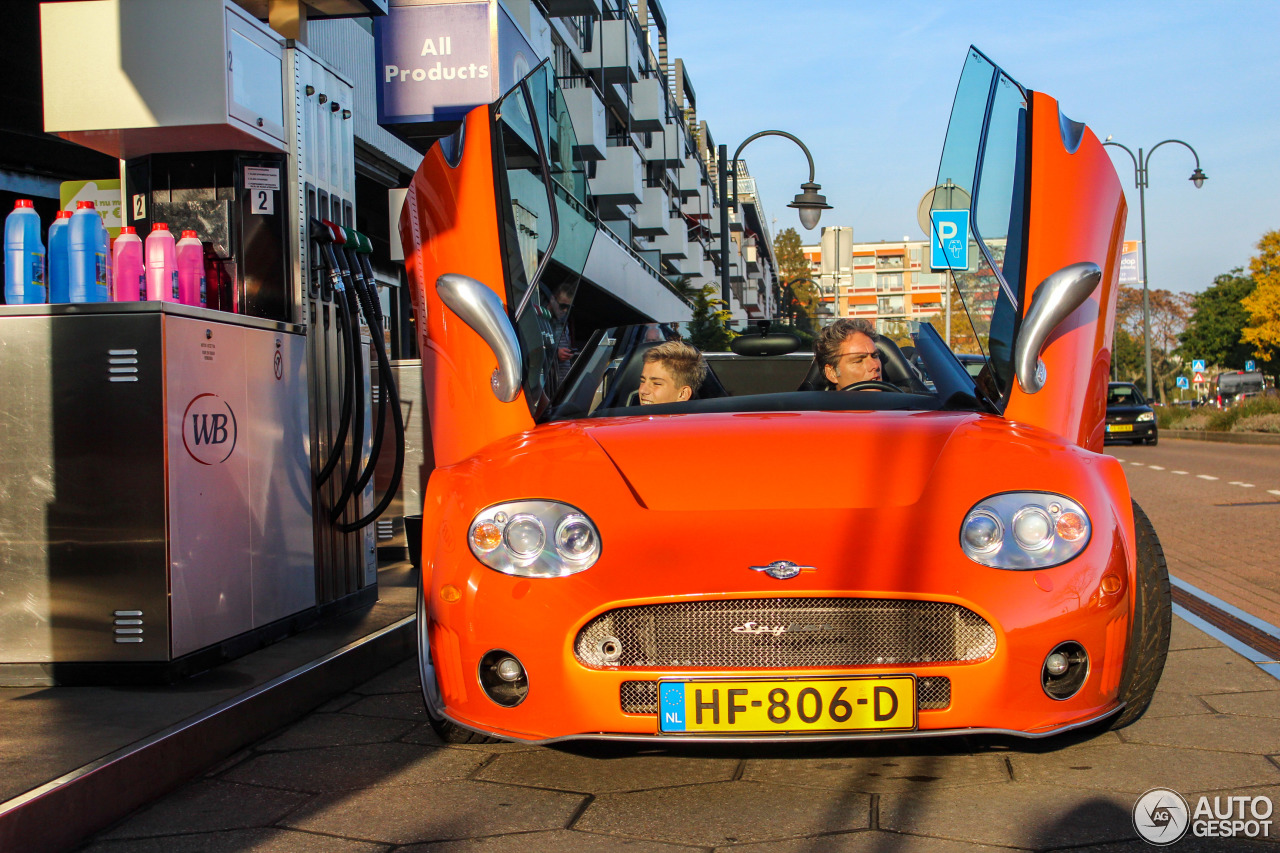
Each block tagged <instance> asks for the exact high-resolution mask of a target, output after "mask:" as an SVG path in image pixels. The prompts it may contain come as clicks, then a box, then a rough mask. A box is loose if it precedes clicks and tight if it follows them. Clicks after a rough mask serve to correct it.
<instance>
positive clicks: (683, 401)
mask: <svg viewBox="0 0 1280 853" xmlns="http://www.w3.org/2000/svg"><path fill="white" fill-rule="evenodd" d="M856 323H857V321H849V320H843V321H837V322H835V323H833V324H832V326H833V328H832V330H831V331H830V332H828V333H825V334H819V335H817V336H814V335H811V334H809V333H808V331H807V330H797V329H796V328H794V327H791V326H788V325H785V324H781V323H776V322H775V323H770V322H769V321H758V322H755V323H748V324H739V325H736V326H735V325H732V324H731V325H730V326H729V327H728V328H723V327H720V326H711V325H708V324H700V323H698V322H697V321H694V322H688V323H644V324H638V325H629V326H616V327H613V328H609V329H602V330H598V331H596V332H595V333H594V334H593V335H592V336H591V338H590V340H589V341H588V342H587V343H586V345H585V346H584V347H583V348H582V351H581V353H580V354H579V356H578V358H577V359H576V360H575V361H574V364H573V367H572V369H571V370H570V371H569V374H568V376H567V378H566V381H565V383H564V385H563V386H562V387H561V388H560V389H559V393H557V395H556V398H555V401H554V404H553V405H552V406H551V407H550V408H549V410H548V411H547V412H546V413H545V415H544V417H542V418H541V419H540V420H542V421H544V422H545V421H560V420H570V419H574V418H583V417H593V418H602V417H620V416H630V415H636V414H639V413H641V411H643V413H644V414H680V413H696V412H775V411H831V410H836V411H840V410H844V411H854V410H857V411H883V410H890V409H892V410H923V411H931V410H939V409H950V410H967V411H978V410H991V406H990V405H989V404H987V403H985V402H984V401H983V394H982V392H981V391H980V390H979V387H978V385H977V384H975V381H974V379H973V377H971V376H970V375H969V373H968V372H967V371H966V370H965V367H964V366H963V365H962V364H961V363H960V362H959V361H958V360H957V359H956V357H955V356H954V355H953V354H952V353H951V351H950V350H948V349H947V347H946V345H945V344H944V343H943V342H942V339H941V337H940V336H939V335H938V333H937V332H936V330H934V328H933V327H932V326H931V325H928V324H912V325H911V326H910V327H909V328H908V329H906V330H905V333H904V334H902V335H899V336H891V335H878V334H875V333H874V332H872V335H869V336H868V335H866V334H864V333H863V332H862V331H860V329H861V327H859V326H857V325H856ZM851 324H852V325H851ZM815 351H817V352H818V353H821V355H818V356H815ZM650 353H652V354H650ZM828 368H829V369H828ZM833 377H834V379H833ZM695 386H696V387H695ZM840 389H843V390H840ZM641 406H644V409H643V410H641V408H640V407H641Z"/></svg>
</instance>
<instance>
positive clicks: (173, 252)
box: [146, 222, 181, 302]
mask: <svg viewBox="0 0 1280 853" xmlns="http://www.w3.org/2000/svg"><path fill="white" fill-rule="evenodd" d="M146 255H147V299H148V300H152V301H155V302H179V301H181V300H180V299H179V296H178V246H177V244H176V243H175V242H174V239H173V234H171V233H169V226H168V224H166V223H164V222H157V223H155V224H154V225H152V226H151V233H150V234H148V235H147V243H146Z"/></svg>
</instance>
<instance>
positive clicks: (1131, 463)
mask: <svg viewBox="0 0 1280 853" xmlns="http://www.w3.org/2000/svg"><path fill="white" fill-rule="evenodd" d="M1129 464H1130V465H1141V464H1142V463H1141V462H1130V463H1129Z"/></svg>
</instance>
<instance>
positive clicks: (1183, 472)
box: [1169, 471, 1187, 474]
mask: <svg viewBox="0 0 1280 853" xmlns="http://www.w3.org/2000/svg"><path fill="white" fill-rule="evenodd" d="M1169 473H1171V474H1185V473H1187V472H1186V471H1170V472H1169Z"/></svg>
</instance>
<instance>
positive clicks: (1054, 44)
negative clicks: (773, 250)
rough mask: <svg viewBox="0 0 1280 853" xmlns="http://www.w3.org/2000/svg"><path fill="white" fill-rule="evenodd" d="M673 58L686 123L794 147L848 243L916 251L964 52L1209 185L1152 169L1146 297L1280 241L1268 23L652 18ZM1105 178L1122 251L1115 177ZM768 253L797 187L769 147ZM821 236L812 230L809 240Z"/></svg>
mask: <svg viewBox="0 0 1280 853" xmlns="http://www.w3.org/2000/svg"><path fill="white" fill-rule="evenodd" d="M663 8H664V10H665V11H666V13H667V17H668V20H669V22H670V26H669V31H668V41H669V44H670V48H671V55H672V57H673V58H674V57H680V58H682V59H684V60H685V63H686V65H687V67H688V70H689V75H690V77H691V79H692V81H693V85H694V88H695V91H696V93H697V97H698V117H699V118H700V119H705V120H706V121H708V122H709V124H710V127H711V133H712V136H713V137H714V139H715V142H716V143H717V144H725V145H728V146H729V150H730V153H732V151H733V149H735V148H737V146H738V144H739V143H741V142H742V140H743V139H746V138H747V137H748V136H750V135H751V134H752V133H755V132H756V131H759V130H765V129H770V128H777V129H780V130H787V131H790V132H791V133H794V134H796V135H797V136H799V137H800V138H801V139H803V140H804V141H805V143H806V144H807V145H808V146H809V149H810V150H811V151H812V152H813V156H814V160H815V162H816V166H817V181H818V183H820V184H822V187H823V190H822V191H823V193H825V194H826V196H827V201H828V202H829V203H830V204H832V205H834V206H835V209H834V210H830V211H827V212H826V213H825V214H823V219H822V225H852V226H853V229H854V238H855V239H856V240H859V241H862V240H867V241H871V240H885V239H901V238H902V237H903V236H904V235H906V236H909V237H910V238H911V239H913V240H914V239H920V238H921V237H922V234H921V232H920V228H919V226H918V225H917V224H916V222H915V211H916V205H917V204H918V202H919V200H920V197H921V195H922V194H923V193H924V192H925V191H926V190H927V189H928V188H929V187H930V186H931V185H932V182H933V180H934V177H935V175H936V172H937V168H938V156H939V154H940V153H941V150H942V142H943V138H944V136H945V134H946V126H947V118H948V116H949V114H950V111H951V102H952V98H953V96H954V94H955V84H956V81H957V80H958V78H959V75H960V70H961V67H962V65H963V63H964V58H965V54H966V50H967V48H968V46H969V45H970V44H973V45H976V46H977V47H978V48H979V49H981V50H982V51H983V52H984V53H986V54H987V55H988V56H989V57H991V59H992V60H993V61H994V62H996V63H997V64H998V65H1000V66H1001V67H1003V68H1004V69H1005V71H1007V72H1008V73H1009V74H1010V76H1012V77H1013V78H1014V79H1015V80H1017V81H1018V82H1020V83H1022V84H1023V85H1024V86H1026V87H1027V88H1029V89H1036V90H1039V91H1043V92H1045V93H1047V94H1049V95H1052V96H1054V97H1055V98H1057V99H1058V100H1059V102H1060V103H1061V105H1062V110H1063V112H1064V113H1065V114H1066V115H1067V116H1069V117H1070V118H1073V119H1075V120H1077V121H1084V122H1086V123H1087V124H1088V125H1089V126H1090V127H1091V128H1092V129H1093V131H1094V132H1095V133H1096V134H1097V135H1098V136H1099V138H1103V139H1105V138H1106V137H1107V135H1108V134H1111V135H1113V136H1114V139H1115V141H1117V142H1123V143H1124V144H1125V145H1127V146H1129V147H1130V148H1131V149H1133V150H1134V152H1135V153H1136V152H1137V149H1138V148H1139V147H1142V148H1148V149H1149V148H1150V147H1151V146H1153V145H1155V144H1156V143H1158V142H1160V141H1161V140H1164V139H1168V138H1177V139H1182V140H1184V141H1186V142H1188V143H1190V144H1191V145H1192V146H1193V147H1194V148H1195V150H1196V152H1197V153H1198V154H1199V155H1200V165H1201V168H1203V169H1204V171H1205V173H1206V174H1207V175H1208V176H1209V180H1208V181H1207V182H1206V183H1205V185H1204V187H1203V188H1202V189H1199V190H1196V189H1194V188H1193V186H1192V184H1191V182H1190V181H1189V180H1187V179H1188V177H1189V176H1190V175H1191V171H1192V168H1193V167H1194V159H1193V157H1192V155H1191V153H1190V152H1188V151H1187V150H1186V149H1185V148H1182V147H1181V146H1178V145H1165V146H1163V147H1161V148H1160V149H1159V150H1158V151H1157V152H1156V153H1155V156H1154V157H1152V160H1151V172H1150V186H1149V187H1148V189H1147V193H1146V213H1147V216H1146V219H1147V239H1148V247H1147V251H1148V262H1149V265H1150V270H1149V275H1148V279H1149V281H1150V284H1151V286H1152V287H1158V288H1168V289H1170V290H1175V291H1199V290H1203V289H1204V288H1205V287H1206V286H1208V285H1209V284H1211V283H1212V282H1213V277H1214V276H1215V275H1218V274H1219V273H1223V272H1227V271H1228V270H1230V269H1231V268H1232V267H1236V266H1247V264H1248V259H1249V257H1250V256H1252V255H1253V254H1254V245H1255V244H1256V243H1257V241H1258V239H1259V238H1260V237H1261V236H1262V234H1263V233H1264V232H1265V231H1268V230H1272V229H1277V228H1280V3H1278V2H1275V0H1233V2H1213V3H1210V2H1204V3H1186V2H1147V0H1141V2H1114V0H1113V2H1110V3H1102V2H1071V3H1047V2H1032V0H1023V2H963V3H962V2H952V3H941V2H932V3H925V2H910V1H909V0H908V2H892V3H890V2H877V3H871V2H855V0H790V2H785V3H778V2H776V0H768V2H766V0H667V2H665V3H664V5H663ZM1108 150H1109V151H1111V152H1112V153H1113V155H1114V156H1113V162H1114V163H1115V164H1116V169H1117V172H1118V174H1119V175H1120V179H1121V184H1122V185H1123V187H1124V189H1125V194H1126V196H1127V198H1128V200H1129V205H1130V213H1129V223H1128V228H1127V235H1126V236H1127V238H1128V239H1131V240H1136V239H1138V237H1139V218H1138V191H1137V189H1136V188H1135V186H1134V174H1133V163H1132V161H1130V159H1129V157H1128V155H1126V154H1125V153H1124V152H1123V151H1121V150H1119V149H1115V148H1111V149H1108ZM743 158H744V159H745V160H746V161H747V163H748V166H749V168H750V170H751V173H752V174H753V175H754V176H756V178H757V180H758V182H759V183H760V191H761V194H762V197H763V201H764V204H765V207H766V209H767V211H768V214H769V216H770V217H771V218H776V219H777V225H776V226H775V228H774V231H775V234H776V233H777V231H780V230H781V229H783V228H787V227H795V228H796V229H797V230H799V231H800V233H801V237H802V239H804V240H805V242H816V241H817V234H818V229H815V230H814V231H812V232H806V231H804V230H803V229H800V228H799V224H798V220H797V219H796V215H795V212H794V211H792V210H788V209H787V208H786V206H785V205H786V204H787V202H789V201H790V200H791V197H792V196H793V195H794V194H795V193H796V192H798V191H799V184H800V182H801V181H802V180H804V178H805V177H806V174H805V172H806V164H805V160H804V155H803V154H802V153H801V152H800V150H799V149H798V148H796V147H795V146H794V145H793V144H792V143H790V142H788V141H787V140H785V139H777V138H765V139H761V140H758V141H756V142H753V143H751V145H750V146H749V147H748V148H747V149H746V151H745V152H744V154H743ZM819 228H821V225H820V226H819Z"/></svg>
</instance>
